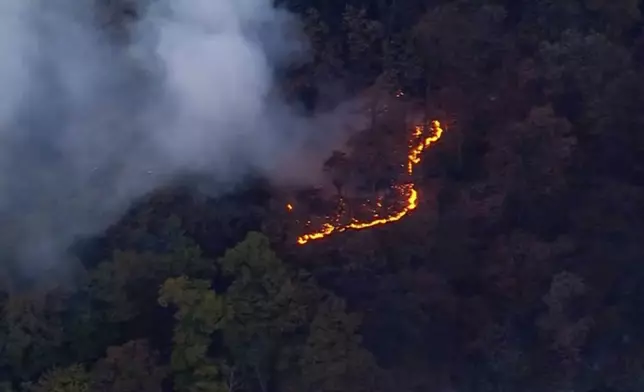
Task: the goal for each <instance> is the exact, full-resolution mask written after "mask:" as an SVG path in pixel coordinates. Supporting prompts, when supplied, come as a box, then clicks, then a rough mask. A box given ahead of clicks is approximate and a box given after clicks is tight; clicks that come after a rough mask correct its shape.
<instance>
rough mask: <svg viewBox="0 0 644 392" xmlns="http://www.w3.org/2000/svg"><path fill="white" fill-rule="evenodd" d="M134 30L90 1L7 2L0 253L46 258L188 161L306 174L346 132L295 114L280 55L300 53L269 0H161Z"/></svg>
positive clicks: (231, 179)
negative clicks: (278, 72) (282, 92)
mask: <svg viewBox="0 0 644 392" xmlns="http://www.w3.org/2000/svg"><path fill="white" fill-rule="evenodd" d="M141 11H142V14H141V15H142V16H141V17H140V18H139V19H138V20H137V21H136V22H135V23H134V24H133V25H132V26H130V28H129V30H128V31H129V33H128V35H127V40H126V41H127V42H126V43H124V41H123V40H121V41H118V42H119V43H118V44H117V43H115V42H117V41H116V40H114V39H112V38H110V36H109V35H108V34H107V33H106V31H105V29H104V28H102V27H100V26H99V23H98V20H100V18H97V14H96V9H95V8H93V6H92V5H91V2H83V1H75V0H3V1H2V2H0V57H1V58H2V61H0V87H1V88H2V90H0V248H1V250H0V252H2V253H5V254H11V257H12V258H16V257H17V259H18V260H19V261H20V263H22V264H23V265H26V266H28V267H29V268H33V267H34V266H35V265H38V266H42V265H51V263H55V262H57V261H58V260H57V259H59V258H60V257H61V256H62V255H63V254H64V252H65V249H67V247H68V246H69V245H70V244H71V243H72V241H73V240H74V239H75V238H76V237H77V236H79V235H86V234H91V233H94V232H96V231H98V230H101V229H103V228H105V226H106V225H108V224H110V223H111V222H112V221H114V220H115V219H118V217H119V216H120V215H121V214H122V213H123V212H124V210H125V209H126V208H127V207H128V206H129V205H130V204H131V203H132V201H133V200H135V199H136V198H138V197H141V196H143V195H145V194H146V193H148V192H150V191H152V190H154V189H155V188H157V187H160V186H163V185H167V184H168V183H169V182H171V181H173V180H174V179H176V178H177V177H179V176H182V175H184V174H191V173H197V174H201V175H207V176H209V177H211V178H212V179H213V180H215V181H217V182H218V183H220V184H222V185H221V186H220V187H219V190H220V191H225V190H226V189H227V188H226V187H227V186H229V185H230V184H234V183H235V182H237V181H242V180H243V178H244V176H245V175H246V174H248V173H260V174H263V175H267V176H269V177H270V178H272V179H277V180H281V181H285V180H302V179H304V178H306V176H307V174H310V173H309V172H308V171H307V169H308V168H307V166H306V165H302V164H293V163H294V162H302V161H300V158H301V157H307V160H304V161H303V162H312V161H315V159H313V160H311V158H312V157H316V156H317V157H321V156H323V155H324V154H326V153H327V152H328V148H330V147H331V146H332V145H333V143H335V142H337V141H338V137H339V136H340V135H341V134H342V132H341V131H339V130H341V129H342V127H341V126H340V124H338V123H337V121H338V119H341V118H343V116H338V113H332V114H329V115H326V116H317V117H316V118H315V119H309V118H305V117H303V116H300V115H297V114H296V113H295V110H294V109H293V108H291V107H289V106H288V105H286V104H285V103H284V101H283V100H282V99H280V96H279V94H278V92H277V90H276V88H275V86H274V80H273V77H274V71H275V69H276V67H283V66H285V65H288V64H289V62H291V61H302V60H303V59H305V53H306V51H305V49H306V43H305V41H304V40H303V39H302V37H301V36H300V35H299V34H298V29H297V27H298V26H297V21H296V20H295V19H294V18H293V17H292V15H290V14H289V13H287V12H285V11H283V10H279V9H276V8H274V7H273V5H272V3H271V0H157V1H152V2H151V3H150V4H149V5H148V6H146V7H145V8H144V9H142V10H141Z"/></svg>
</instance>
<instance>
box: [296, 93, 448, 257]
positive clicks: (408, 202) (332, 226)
mask: <svg viewBox="0 0 644 392" xmlns="http://www.w3.org/2000/svg"><path fill="white" fill-rule="evenodd" d="M401 94H402V93H401ZM425 128H426V127H423V126H420V125H417V126H415V127H414V130H413V132H412V140H411V142H410V147H409V154H408V155H407V177H409V181H408V182H406V183H403V184H399V185H395V186H394V187H393V189H394V190H395V191H396V193H397V194H398V195H399V196H400V200H401V203H402V206H400V207H399V208H398V209H396V210H393V211H389V212H388V213H387V215H386V216H383V217H380V216H379V213H378V211H377V210H376V209H374V210H373V215H372V219H371V220H367V221H360V220H357V219H355V218H354V219H352V220H351V221H350V222H349V223H344V224H342V223H341V222H340V221H341V217H340V214H339V213H338V215H337V216H335V217H329V218H328V221H327V222H326V223H324V224H323V225H322V227H321V228H320V229H319V230H317V231H315V232H312V233H308V234H304V235H301V236H299V237H298V238H297V243H298V244H300V245H304V244H306V243H307V242H309V241H313V240H319V239H321V238H324V237H327V236H329V235H330V234H332V233H341V232H343V231H347V230H362V229H367V228H370V227H374V226H380V225H385V224H387V223H390V222H395V221H398V220H400V219H402V218H403V217H404V216H405V215H407V213H408V212H409V211H411V210H413V209H415V208H416V207H418V191H417V190H416V189H415V188H414V183H413V179H412V178H411V175H412V174H413V171H414V166H416V165H417V164H419V163H420V160H421V156H422V153H423V152H425V151H426V150H427V149H429V147H430V146H431V144H432V143H434V142H436V141H438V139H440V138H441V136H442V134H443V128H442V127H441V123H440V122H439V121H437V120H434V121H432V122H431V127H429V128H430V135H429V136H425V137H423V134H424V130H425ZM343 205H344V200H340V206H341V207H342V206H343ZM376 206H377V207H378V209H382V201H381V200H378V201H377V203H376ZM286 208H287V209H288V210H289V211H293V205H291V204H287V205H286ZM339 210H340V211H342V210H343V208H340V209H339Z"/></svg>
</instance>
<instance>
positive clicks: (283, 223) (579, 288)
mask: <svg viewBox="0 0 644 392" xmlns="http://www.w3.org/2000/svg"><path fill="white" fill-rule="evenodd" d="M96 2H97V4H98V5H99V15H100V16H101V20H102V23H103V27H104V28H105V29H106V31H108V32H110V33H111V34H113V37H112V38H113V39H117V40H118V39H127V35H128V26H129V23H131V20H133V19H136V18H137V17H138V16H137V15H138V11H137V10H138V8H137V7H140V6H141V5H140V4H138V3H136V2H135V1H126V0H114V1H112V0H96ZM141 3H143V2H141ZM278 4H279V5H280V6H282V7H285V8H287V9H288V10H290V11H291V12H293V13H294V14H296V15H297V17H298V18H300V19H301V21H302V28H303V30H304V32H305V34H306V37H307V39H309V40H310V43H311V48H310V49H311V58H309V59H308V61H302V62H301V63H299V64H296V65H291V66H289V67H287V69H280V70H279V72H278V75H277V76H276V78H277V81H276V82H277V84H278V88H279V90H280V93H281V94H283V95H284V96H285V97H286V100H287V101H288V102H289V103H292V104H293V105H298V107H303V108H305V109H306V110H307V111H308V112H310V113H311V115H312V116H314V115H315V113H318V112H319V111H323V110H326V109H328V107H333V106H334V105H336V104H338V96H341V98H342V99H347V100H348V99H351V98H355V97H360V99H361V100H362V101H363V102H365V103H366V108H367V109H366V110H365V114H364V115H365V117H366V118H368V119H369V121H367V123H368V124H367V126H366V127H363V128H361V129H358V130H356V131H354V132H353V133H351V135H350V136H351V137H350V138H349V140H348V142H347V143H344V144H342V145H340V146H337V149H336V151H335V152H333V153H331V154H329V156H328V157H327V158H326V160H325V162H324V163H323V164H322V165H320V166H321V167H319V168H318V172H319V173H322V174H319V173H316V175H318V176H320V177H321V178H323V179H324V181H323V182H322V183H320V184H313V185H311V184H308V183H304V184H295V185H290V186H282V184H280V183H276V182H274V181H271V179H270V178H266V177H264V176H261V175H257V176H255V177H252V178H250V177H249V178H248V179H247V180H244V181H240V182H239V183H238V184H237V185H236V186H235V188H234V189H232V190H230V191H228V192H225V193H223V194H216V195H213V194H211V193H209V192H206V191H204V190H203V188H201V187H200V186H199V185H200V184H199V181H197V180H194V181H192V180H191V181H188V180H186V181H185V183H181V184H176V185H173V186H168V187H164V188H162V189H156V190H154V191H153V192H152V193H150V194H148V195H147V196H145V197H144V198H142V199H141V200H139V201H138V202H137V203H135V204H134V205H132V206H131V207H130V208H129V209H128V212H127V213H126V214H125V215H124V216H123V217H122V218H121V219H120V220H118V221H117V222H114V223H113V224H111V225H110V226H109V227H108V228H107V229H106V230H104V231H103V232H101V233H99V234H97V235H92V236H90V237H89V238H83V239H82V240H78V241H77V242H76V243H75V244H74V245H73V246H72V247H71V249H70V253H71V254H72V255H73V256H74V257H70V258H69V259H70V260H72V261H69V262H68V263H67V264H66V265H65V266H64V267H60V268H53V269H52V270H51V273H49V272H48V273H46V274H44V275H38V276H28V277H27V278H25V277H24V276H22V275H21V274H18V273H16V268H15V267H14V266H13V264H12V262H11V260H9V257H7V261H6V262H5V263H3V264H2V265H3V266H4V268H3V271H2V275H1V276H2V281H1V283H2V284H1V285H0V293H1V294H2V295H0V305H1V306H2V318H1V319H0V381H2V385H0V391H31V392H45V391H55V392H63V391H64V392H76V391H78V392H80V391H113V392H117V391H118V392H153V391H177V392H182V391H190V392H196V391H203V392H205V391H213V392H219V391H228V392H232V391H238V392H361V391H365V392H378V391H383V392H385V391H387V392H389V391H396V392H399V391H401V392H402V391H409V392H416V391H418V392H420V391H423V392H424V391H429V392H434V391H435V392H444V391H445V392H446V391H450V392H452V391H453V392H456V391H458V392H479V391H480V392H488V391H489V392H493V391H494V392H496V391H499V392H500V391H510V392H514V391H516V392H530V391H535V392H537V391H553V392H554V391H562V392H563V391H576V392H577V391H578V392H591V391H594V392H600V391H606V392H607V391H620V392H630V391H633V392H634V391H641V390H643V389H644V381H643V380H644V379H643V378H642V374H644V317H643V315H644V313H642V312H643V309H642V308H641V306H642V304H644V289H643V288H644V268H643V267H642V266H640V265H639V263H640V262H642V260H644V242H643V241H642V238H644V220H643V219H642V217H644V111H642V109H641V105H642V102H644V57H642V53H643V52H642V49H644V29H643V27H644V20H643V17H642V12H643V11H644V3H643V2H638V1H635V0H611V1H592V0H559V1H556V2H553V1H550V0H533V1H518V0H514V1H510V0H427V1H420V0H413V1H412V0H408V1H405V2H402V1H396V0H378V1H366V0H350V1H346V2H337V1H330V0H324V1H322V0H283V1H279V2H278ZM0 50H1V48H0ZM335 86H341V87H338V88H335ZM339 90H340V91H342V94H338V91H339ZM421 146H422V147H421ZM421 150H422V151H421ZM302 165H303V166H306V165H305V164H304V163H303V164H302ZM412 169H413V170H412ZM312 177H313V174H312ZM0 180H1V179H0ZM0 182H1V181H0ZM195 183H197V185H194V184H195ZM110 196H111V195H105V198H109V197H110ZM24 219H27V218H24ZM371 222H376V223H371ZM5 227H6V226H4V225H2V226H0V229H4V230H7V229H6V228H5ZM0 233H1V234H2V236H4V237H5V238H3V239H2V240H1V241H0V243H2V244H5V243H6V244H8V245H7V247H10V245H11V244H13V243H15V242H17V240H15V237H14V236H15V235H16V234H15V233H14V232H10V231H8V232H7V233H4V232H0ZM17 233H21V232H19V231H17ZM320 233H322V234H325V235H322V234H320ZM326 234H328V235H326ZM640 344H642V347H640ZM2 388H4V389H2Z"/></svg>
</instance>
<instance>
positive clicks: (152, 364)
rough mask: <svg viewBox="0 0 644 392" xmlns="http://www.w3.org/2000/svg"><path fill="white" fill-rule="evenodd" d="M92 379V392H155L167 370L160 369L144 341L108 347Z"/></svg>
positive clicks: (94, 368) (95, 368) (158, 389)
mask: <svg viewBox="0 0 644 392" xmlns="http://www.w3.org/2000/svg"><path fill="white" fill-rule="evenodd" d="M91 376H92V388H91V390H92V391H95V392H158V391H160V390H161V383H162V382H163V379H164V378H165V376H166V369H165V368H164V367H162V366H160V365H159V358H158V353H156V352H155V351H152V350H150V348H149V345H148V343H147V341H145V340H135V341H131V342H128V343H126V344H124V345H122V346H118V347H109V348H108V349H107V355H106V356H105V358H103V359H101V360H99V361H98V362H97V363H96V364H95V365H94V367H93V368H92V371H91Z"/></svg>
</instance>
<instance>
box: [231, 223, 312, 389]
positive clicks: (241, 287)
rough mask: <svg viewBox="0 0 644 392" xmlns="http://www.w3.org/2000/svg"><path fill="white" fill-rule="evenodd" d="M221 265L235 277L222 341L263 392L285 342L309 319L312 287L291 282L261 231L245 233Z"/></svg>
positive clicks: (271, 377) (269, 380)
mask: <svg viewBox="0 0 644 392" xmlns="http://www.w3.org/2000/svg"><path fill="white" fill-rule="evenodd" d="M220 263H221V265H222V268H223V270H224V273H225V274H226V275H228V276H231V277H233V279H234V280H233V282H232V284H231V285H230V287H229V288H228V290H227V292H226V297H225V300H226V309H227V312H226V315H227V319H226V323H225V326H224V331H223V332H224V343H225V345H226V346H227V347H228V349H229V350H230V352H231V353H232V355H233V358H234V360H235V363H236V364H237V365H238V366H239V368H240V370H241V371H242V373H243V374H244V375H245V378H246V379H250V380H253V381H254V382H255V383H257V385H258V386H259V388H260V389H261V390H262V391H266V390H268V387H269V384H270V383H272V382H274V380H273V377H274V372H275V371H276V370H277V368H278V367H279V366H278V365H279V360H278V358H279V357H280V352H281V350H282V349H283V348H284V347H283V345H284V341H285V339H287V337H288V336H289V335H291V334H293V333H294V332H295V331H296V330H297V329H298V328H300V327H301V326H303V325H305V324H306V322H307V320H308V318H309V314H310V310H309V304H310V303H311V302H310V301H311V300H314V298H315V295H316V292H315V289H314V288H311V289H310V290H309V288H308V287H306V286H304V288H303V287H302V286H299V285H298V284H297V282H296V281H293V280H292V279H291V277H290V274H289V272H288V270H287V269H286V268H285V266H284V265H283V264H282V262H281V260H280V259H279V258H278V257H277V255H276V254H275V253H274V252H273V251H272V250H271V248H270V244H269V242H268V239H267V238H266V237H265V236H264V235H262V234H260V233H256V232H251V233H249V234H248V236H247V237H246V239H245V240H244V241H242V242H241V243H239V244H238V245H237V246H235V247H234V248H232V249H230V250H229V251H227V252H226V254H225V255H224V256H223V257H222V258H221V260H220ZM276 362H277V363H276Z"/></svg>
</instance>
